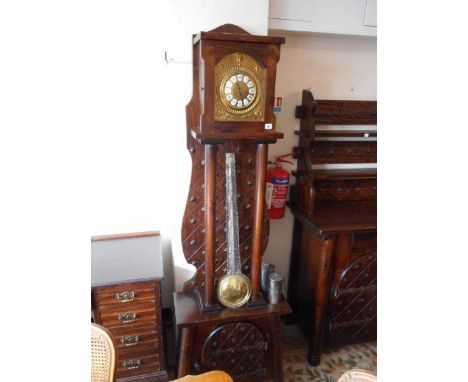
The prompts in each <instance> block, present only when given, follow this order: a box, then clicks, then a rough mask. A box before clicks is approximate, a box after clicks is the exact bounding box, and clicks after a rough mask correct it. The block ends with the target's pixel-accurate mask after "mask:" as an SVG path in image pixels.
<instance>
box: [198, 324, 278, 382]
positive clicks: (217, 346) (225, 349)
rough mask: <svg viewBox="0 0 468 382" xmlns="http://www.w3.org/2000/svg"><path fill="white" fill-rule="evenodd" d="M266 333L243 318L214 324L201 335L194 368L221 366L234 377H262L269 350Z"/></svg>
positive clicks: (218, 367)
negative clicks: (207, 331)
mask: <svg viewBox="0 0 468 382" xmlns="http://www.w3.org/2000/svg"><path fill="white" fill-rule="evenodd" d="M268 337H269V335H268V334H267V333H265V332H264V331H263V330H262V329H261V328H260V327H259V326H257V325H255V324H253V323H251V322H247V321H241V322H231V323H227V324H224V325H220V326H217V327H216V328H214V330H212V331H211V332H210V333H209V335H207V336H206V337H205V340H204V342H203V345H202V348H201V353H200V354H201V357H200V359H199V360H198V361H197V362H196V364H195V369H196V370H197V371H199V372H204V371H209V370H224V371H226V372H227V373H228V374H229V375H230V376H231V377H232V378H233V379H234V380H235V381H241V380H245V379H251V378H252V377H259V378H262V377H265V376H266V375H267V365H268V360H267V356H268V352H269V351H271V349H270V342H269V338H268Z"/></svg>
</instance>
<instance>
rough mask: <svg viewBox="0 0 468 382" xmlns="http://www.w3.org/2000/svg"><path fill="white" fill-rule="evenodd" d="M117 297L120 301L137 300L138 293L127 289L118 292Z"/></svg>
mask: <svg viewBox="0 0 468 382" xmlns="http://www.w3.org/2000/svg"><path fill="white" fill-rule="evenodd" d="M115 297H116V298H117V300H119V301H120V302H130V301H133V300H135V297H136V293H135V291H134V290H131V291H128V290H126V291H125V292H119V293H116V294H115Z"/></svg>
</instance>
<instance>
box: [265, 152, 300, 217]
mask: <svg viewBox="0 0 468 382" xmlns="http://www.w3.org/2000/svg"><path fill="white" fill-rule="evenodd" d="M292 155H293V154H292V153H290V154H285V155H280V156H279V157H277V158H276V160H275V167H274V168H271V169H269V170H268V172H267V184H266V202H267V206H268V215H269V216H270V219H281V218H282V217H283V216H284V210H285V208H286V197H287V196H288V185H289V172H287V171H286V170H285V169H283V168H282V167H281V165H280V163H282V162H283V163H290V164H294V163H293V162H290V161H288V160H285V159H283V158H285V157H288V156H292Z"/></svg>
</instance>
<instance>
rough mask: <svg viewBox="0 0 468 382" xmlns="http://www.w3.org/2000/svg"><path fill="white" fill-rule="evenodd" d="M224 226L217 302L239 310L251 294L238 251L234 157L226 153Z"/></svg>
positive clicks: (250, 287)
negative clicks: (223, 267) (223, 270)
mask: <svg viewBox="0 0 468 382" xmlns="http://www.w3.org/2000/svg"><path fill="white" fill-rule="evenodd" d="M226 226H227V259H226V263H227V269H226V274H225V275H224V276H223V277H222V278H221V279H220V280H219V283H218V290H217V295H218V300H219V302H220V303H221V304H222V305H224V306H226V307H228V308H240V307H241V306H243V305H245V304H246V303H247V301H248V300H249V298H250V296H251V294H252V286H251V284H250V279H249V278H248V277H247V276H246V275H244V274H242V271H241V261H240V251H239V221H238V215H237V190H236V157H235V156H234V153H226Z"/></svg>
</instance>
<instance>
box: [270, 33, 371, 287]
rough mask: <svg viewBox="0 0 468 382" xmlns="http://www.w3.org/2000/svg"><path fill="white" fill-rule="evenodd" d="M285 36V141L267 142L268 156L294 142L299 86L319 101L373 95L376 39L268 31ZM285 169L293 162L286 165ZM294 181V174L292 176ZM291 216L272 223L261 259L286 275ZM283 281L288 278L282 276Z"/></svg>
mask: <svg viewBox="0 0 468 382" xmlns="http://www.w3.org/2000/svg"><path fill="white" fill-rule="evenodd" d="M270 34H273V35H279V36H284V37H285V38H286V44H284V45H283V46H282V48H281V59H280V62H279V64H278V71H277V76H276V96H281V97H283V108H282V112H281V114H280V117H279V119H278V120H279V127H280V130H281V131H283V132H284V139H282V140H279V141H278V142H277V143H276V144H275V145H273V146H270V151H269V152H270V158H271V159H273V158H274V156H276V155H280V154H285V153H289V152H291V151H292V148H293V147H294V146H296V145H297V144H298V137H297V136H296V135H294V130H298V129H299V120H298V119H295V118H294V110H295V107H296V105H300V103H301V96H302V94H301V93H302V89H310V90H311V91H312V94H313V95H314V97H315V98H318V99H320V98H321V99H327V98H328V99H350V100H351V99H354V100H376V99H377V43H376V38H363V37H340V36H324V35H312V34H294V33H284V32H281V33H279V32H271V33H270ZM284 167H285V168H286V169H287V170H288V171H292V170H293V169H294V168H295V166H291V165H285V166H284ZM291 181H292V182H294V181H295V179H294V177H291ZM292 229H293V216H292V214H291V213H290V211H289V209H288V208H286V215H285V217H284V218H283V219H281V220H272V221H270V241H269V244H268V247H267V249H266V252H265V255H264V261H267V262H271V263H273V264H275V265H276V269H277V271H279V272H280V273H282V274H284V275H285V276H286V278H287V276H288V273H289V260H290V254H291V242H292ZM286 285H287V280H286Z"/></svg>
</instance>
